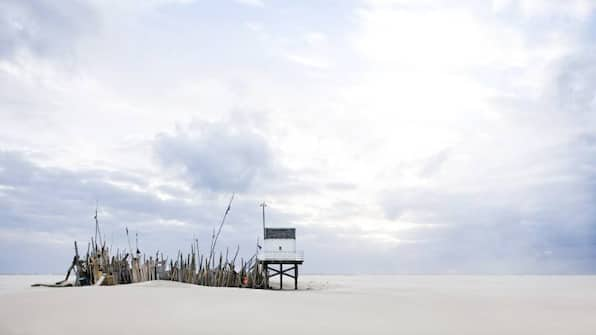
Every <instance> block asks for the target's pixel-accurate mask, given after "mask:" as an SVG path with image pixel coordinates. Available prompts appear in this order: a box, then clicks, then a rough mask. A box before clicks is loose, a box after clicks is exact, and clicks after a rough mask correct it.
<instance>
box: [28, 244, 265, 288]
mask: <svg viewBox="0 0 596 335" xmlns="http://www.w3.org/2000/svg"><path fill="white" fill-rule="evenodd" d="M89 249H90V250H89ZM239 250H240V248H239V247H238V248H236V252H235V253H234V256H233V257H231V258H230V257H229V254H228V250H226V254H225V257H224V255H223V254H220V255H219V257H218V259H217V261H215V258H214V257H213V255H211V256H209V257H206V256H205V255H202V254H200V252H199V250H198V247H196V246H192V247H191V252H190V254H187V255H186V256H184V255H183V254H182V253H181V252H178V256H177V257H176V259H175V260H174V259H171V260H169V261H168V259H167V258H164V257H163V255H160V254H159V253H156V254H155V257H153V256H150V257H148V258H147V257H146V255H144V254H141V253H140V252H139V251H138V250H137V252H136V253H135V254H134V255H133V256H132V257H131V254H130V253H128V252H120V250H117V251H116V253H115V254H114V255H113V256H112V255H110V248H108V247H106V246H105V245H102V246H101V247H100V246H98V245H96V244H95V243H94V245H93V248H89V247H88V251H87V253H86V255H85V256H84V257H81V256H80V255H79V250H78V245H77V242H76V241H75V256H74V258H73V261H72V264H71V265H70V267H69V269H68V271H67V273H66V277H65V278H64V280H62V281H60V282H57V283H54V284H34V285H33V286H48V287H66V286H89V285H118V284H130V283H139V282H144V281H151V280H172V281H178V282H183V283H190V284H196V285H204V286H220V287H247V288H262V287H263V285H264V277H263V274H262V271H261V270H262V269H261V265H260V264H258V263H257V262H256V258H255V256H252V257H251V258H250V259H248V260H247V261H245V260H244V259H242V258H240V260H239V261H238V260H237V258H238V253H239ZM71 274H74V276H75V280H74V281H69V277H70V276H71Z"/></svg>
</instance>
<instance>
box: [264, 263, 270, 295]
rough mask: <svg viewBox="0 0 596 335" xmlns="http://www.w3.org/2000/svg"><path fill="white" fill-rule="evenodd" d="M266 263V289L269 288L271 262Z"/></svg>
mask: <svg viewBox="0 0 596 335" xmlns="http://www.w3.org/2000/svg"><path fill="white" fill-rule="evenodd" d="M263 264H264V265H265V289H266V290H268V289H269V264H267V263H263Z"/></svg>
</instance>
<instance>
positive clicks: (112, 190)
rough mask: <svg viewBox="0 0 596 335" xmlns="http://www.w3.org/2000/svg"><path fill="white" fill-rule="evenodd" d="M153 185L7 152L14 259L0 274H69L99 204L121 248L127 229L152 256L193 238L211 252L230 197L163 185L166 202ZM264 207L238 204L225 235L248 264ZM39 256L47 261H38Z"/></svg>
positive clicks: (6, 240)
mask: <svg viewBox="0 0 596 335" xmlns="http://www.w3.org/2000/svg"><path fill="white" fill-rule="evenodd" d="M150 177H151V176H142V175H136V174H133V173H130V172H112V171H105V170H97V169H94V170H69V169H65V168H58V167H52V166H41V165H39V164H38V163H36V162H35V161H33V160H32V159H31V157H30V156H29V154H27V153H23V152H15V151H0V241H1V243H0V253H2V254H3V255H11V256H10V257H8V256H1V257H0V272H15V271H17V272H31V271H34V272H35V271H41V272H60V271H62V270H63V269H62V267H61V266H60V265H65V264H67V263H68V261H69V258H70V257H72V255H71V252H72V241H73V240H75V239H76V240H78V241H79V242H80V244H81V245H83V248H84V245H85V243H86V242H87V241H88V240H89V237H90V236H92V235H93V232H94V221H93V211H94V210H95V204H96V203H95V202H96V200H97V201H99V217H100V223H101V226H102V232H103V234H104V235H105V237H106V238H107V239H108V241H110V243H111V244H112V245H113V246H114V247H115V248H116V247H119V248H121V249H122V248H125V247H126V246H127V242H126V238H125V235H124V228H125V227H128V228H129V230H130V231H131V232H133V233H136V232H138V233H139V236H140V240H141V249H142V250H145V251H148V252H154V251H156V250H160V251H162V252H164V253H165V254H166V255H169V256H172V255H175V254H176V252H177V250H178V249H179V248H185V247H187V246H189V245H190V243H191V242H192V240H193V238H197V239H199V244H200V245H201V246H205V245H209V241H210V238H211V233H212V229H213V227H215V226H216V225H217V224H218V223H219V221H220V220H221V216H222V215H223V213H224V211H225V208H226V206H227V201H228V197H229V194H228V193H224V194H215V193H213V192H207V193H208V194H205V193H204V192H199V191H194V192H192V194H189V192H187V191H180V190H178V189H177V188H176V187H174V186H172V185H170V184H168V185H157V187H156V189H157V190H159V192H163V191H164V190H165V191H166V192H167V193H168V194H169V195H171V196H173V198H170V199H167V200H164V199H161V198H160V197H159V196H158V194H156V193H158V192H154V191H152V188H149V187H148V183H147V182H146V180H147V178H150ZM122 183H124V185H131V186H134V188H133V187H126V186H121V185H122ZM176 183H179V181H178V180H176ZM183 189H184V188H183ZM179 194H183V195H184V197H183V198H181V197H179V196H177V195H179ZM259 200H262V199H254V198H253V197H251V196H248V195H238V196H237V197H236V199H235V201H234V203H233V205H232V211H231V212H230V215H229V217H228V221H227V223H226V226H225V228H224V230H223V232H222V236H221V244H220V245H221V247H222V250H225V247H230V248H235V247H236V245H240V246H241V256H243V257H246V256H247V255H248V257H249V256H250V255H251V254H252V253H253V252H254V248H255V243H256V238H257V235H259V234H260V229H261V222H260V217H261V213H260V208H259V207H258V203H259V202H258V201H259ZM267 217H268V221H269V222H270V223H271V224H277V225H284V224H291V223H293V222H295V221H297V218H296V217H295V216H293V215H291V214H288V213H285V212H283V211H279V210H277V209H276V208H275V206H272V207H270V208H268V213H267ZM50 239H52V240H56V241H51V240H50ZM31 250H37V251H38V252H39V253H38V254H36V256H35V257H34V256H33V255H34V254H35V253H32V252H31ZM15 255H16V256H15ZM56 257H58V259H56ZM22 264H28V265H29V268H26V267H24V266H22Z"/></svg>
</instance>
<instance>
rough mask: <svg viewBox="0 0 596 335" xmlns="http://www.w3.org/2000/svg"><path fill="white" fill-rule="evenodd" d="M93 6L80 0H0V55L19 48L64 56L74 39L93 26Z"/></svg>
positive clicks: (11, 53)
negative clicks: (56, 1)
mask: <svg viewBox="0 0 596 335" xmlns="http://www.w3.org/2000/svg"><path fill="white" fill-rule="evenodd" d="M98 24H99V18H98V16H97V13H96V12H95V10H94V9H93V8H92V7H91V6H90V5H88V4H86V3H84V2H80V1H63V2H60V4H56V3H54V2H51V1H45V0H36V1H18V0H16V1H13V0H8V1H3V2H2V3H1V4H0V58H3V57H12V56H15V54H16V53H18V52H20V51H28V52H31V53H34V54H40V55H45V56H52V55H55V56H61V57H62V56H65V55H68V54H70V53H72V52H74V51H75V47H74V42H75V41H76V40H78V39H79V38H81V37H82V36H84V35H85V34H87V33H90V32H93V31H95V30H96V29H97V26H98Z"/></svg>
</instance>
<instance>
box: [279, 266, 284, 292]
mask: <svg viewBox="0 0 596 335" xmlns="http://www.w3.org/2000/svg"><path fill="white" fill-rule="evenodd" d="M279 289H280V290H283V289H284V265H283V264H279Z"/></svg>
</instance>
